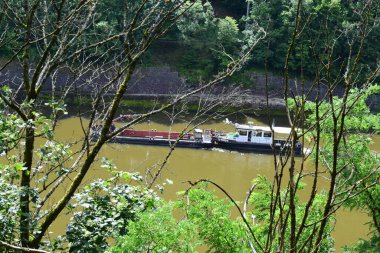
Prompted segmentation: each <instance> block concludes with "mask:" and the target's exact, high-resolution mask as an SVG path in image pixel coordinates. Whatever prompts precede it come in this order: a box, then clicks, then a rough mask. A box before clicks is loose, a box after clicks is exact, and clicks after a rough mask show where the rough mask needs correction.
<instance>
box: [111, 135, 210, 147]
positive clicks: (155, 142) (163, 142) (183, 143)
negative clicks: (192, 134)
mask: <svg viewBox="0 0 380 253" xmlns="http://www.w3.org/2000/svg"><path fill="white" fill-rule="evenodd" d="M110 142H113V143H126V144H136V145H148V146H162V147H171V146H173V145H175V147H179V148H196V149H200V148H212V147H213V143H203V142H198V141H194V140H179V141H178V142H177V143H176V140H173V139H162V138H145V137H126V136H116V137H115V138H113V139H111V140H110Z"/></svg>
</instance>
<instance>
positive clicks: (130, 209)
mask: <svg viewBox="0 0 380 253" xmlns="http://www.w3.org/2000/svg"><path fill="white" fill-rule="evenodd" d="M105 166H106V167H107V166H109V164H108V165H107V164H106V165H105ZM114 174H115V177H112V178H111V179H108V180H97V181H95V182H93V183H91V184H89V185H87V186H86V187H84V189H83V190H82V191H81V192H80V193H78V194H76V195H75V197H74V201H75V202H74V204H72V205H71V207H70V208H71V209H73V210H81V211H77V212H74V214H73V217H72V219H71V221H70V223H69V224H68V227H67V232H66V236H67V240H68V241H69V247H70V252H103V251H104V250H105V249H106V248H107V247H108V243H109V240H110V239H112V238H113V239H116V238H118V237H119V236H123V235H125V234H127V232H128V229H127V224H128V223H129V222H130V221H134V220H136V218H137V216H138V215H139V214H140V213H142V212H144V210H146V209H151V208H152V207H153V206H154V205H155V202H156V201H157V200H158V197H157V195H156V194H155V193H154V192H153V191H152V190H147V189H144V187H141V186H131V185H128V184H125V183H122V182H123V181H125V180H130V179H133V178H135V179H138V178H139V177H138V176H137V177H136V176H135V175H130V174H129V173H125V172H120V173H116V172H115V173H114ZM78 208H79V209H78Z"/></svg>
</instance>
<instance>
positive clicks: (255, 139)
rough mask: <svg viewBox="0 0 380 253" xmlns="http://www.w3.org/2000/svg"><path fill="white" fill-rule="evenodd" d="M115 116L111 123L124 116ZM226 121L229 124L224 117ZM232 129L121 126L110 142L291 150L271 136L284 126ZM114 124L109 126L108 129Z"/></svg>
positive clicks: (299, 145) (297, 147)
mask: <svg viewBox="0 0 380 253" xmlns="http://www.w3.org/2000/svg"><path fill="white" fill-rule="evenodd" d="M125 118H126V117H119V118H117V119H115V121H114V122H118V121H120V119H125ZM226 123H227V124H233V123H232V122H230V121H228V119H226ZM233 125H234V126H235V129H236V130H235V132H232V133H222V132H215V131H212V130H202V129H198V128H197V129H194V130H193V132H187V133H180V132H167V131H157V130H134V129H125V130H123V131H121V132H120V134H118V135H117V136H115V137H114V138H112V139H111V140H110V142H114V143H127V144H138V145H152V146H169V147H172V146H173V145H175V146H176V147H183V148H197V149H200V148H203V149H209V148H221V149H225V150H233V151H240V152H257V153H273V152H274V151H275V152H276V153H278V154H281V155H285V154H287V153H288V152H289V151H290V150H291V146H292V142H291V141H289V140H287V139H281V138H274V135H280V134H284V135H285V134H286V135H288V136H289V134H290V133H291V129H290V128H287V127H267V126H256V125H253V124H252V123H249V124H233ZM113 130H115V126H112V130H111V131H113ZM98 133H99V128H97V130H95V129H94V130H93V134H92V137H93V139H95V138H96V136H97V134H98ZM294 153H295V154H296V155H302V154H303V148H302V143H301V142H299V141H297V142H296V143H295V147H294Z"/></svg>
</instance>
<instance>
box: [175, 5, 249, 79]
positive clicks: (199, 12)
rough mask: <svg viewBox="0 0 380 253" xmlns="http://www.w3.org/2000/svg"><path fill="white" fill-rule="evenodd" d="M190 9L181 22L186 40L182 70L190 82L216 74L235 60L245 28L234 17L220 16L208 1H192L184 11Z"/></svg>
mask: <svg viewBox="0 0 380 253" xmlns="http://www.w3.org/2000/svg"><path fill="white" fill-rule="evenodd" d="M186 8H189V9H188V11H186V13H185V14H184V15H183V17H182V18H181V19H180V20H179V22H178V23H177V28H178V30H179V32H180V34H181V37H182V39H183V41H184V42H185V44H186V52H185V54H184V55H183V57H182V58H181V59H180V62H179V63H180V64H179V71H180V73H181V74H182V75H184V76H185V77H186V78H187V79H188V81H189V82H191V83H197V82H199V81H200V80H202V79H203V80H204V79H207V78H210V77H212V76H213V75H214V74H216V73H217V72H218V71H220V70H221V69H222V68H225V67H226V66H227V65H228V63H229V62H230V61H231V58H230V57H231V56H230V55H233V54H234V53H236V52H237V49H238V46H239V45H241V43H242V41H241V37H242V32H241V31H240V29H239V27H238V24H237V21H236V20H235V19H234V18H232V17H229V16H227V17H225V18H216V17H215V15H214V10H213V7H212V6H211V4H210V2H208V1H205V2H203V1H200V0H197V1H196V2H195V3H194V4H193V5H192V6H191V7H190V2H189V3H188V5H186V6H184V7H183V8H182V10H181V11H183V10H184V9H186Z"/></svg>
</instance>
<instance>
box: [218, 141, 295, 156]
mask: <svg viewBox="0 0 380 253" xmlns="http://www.w3.org/2000/svg"><path fill="white" fill-rule="evenodd" d="M276 144H277V145H276ZM286 144H287V143H286V142H285V141H277V142H275V145H273V146H272V145H270V144H267V143H240V142H233V141H227V140H216V141H215V147H217V148H221V149H226V150H233V151H239V152H256V153H273V151H275V152H276V153H277V154H283V155H285V154H287V152H288V151H289V148H290V146H289V145H286ZM294 152H295V154H296V155H301V154H302V146H301V145H299V146H298V147H296V148H295V150H294Z"/></svg>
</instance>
